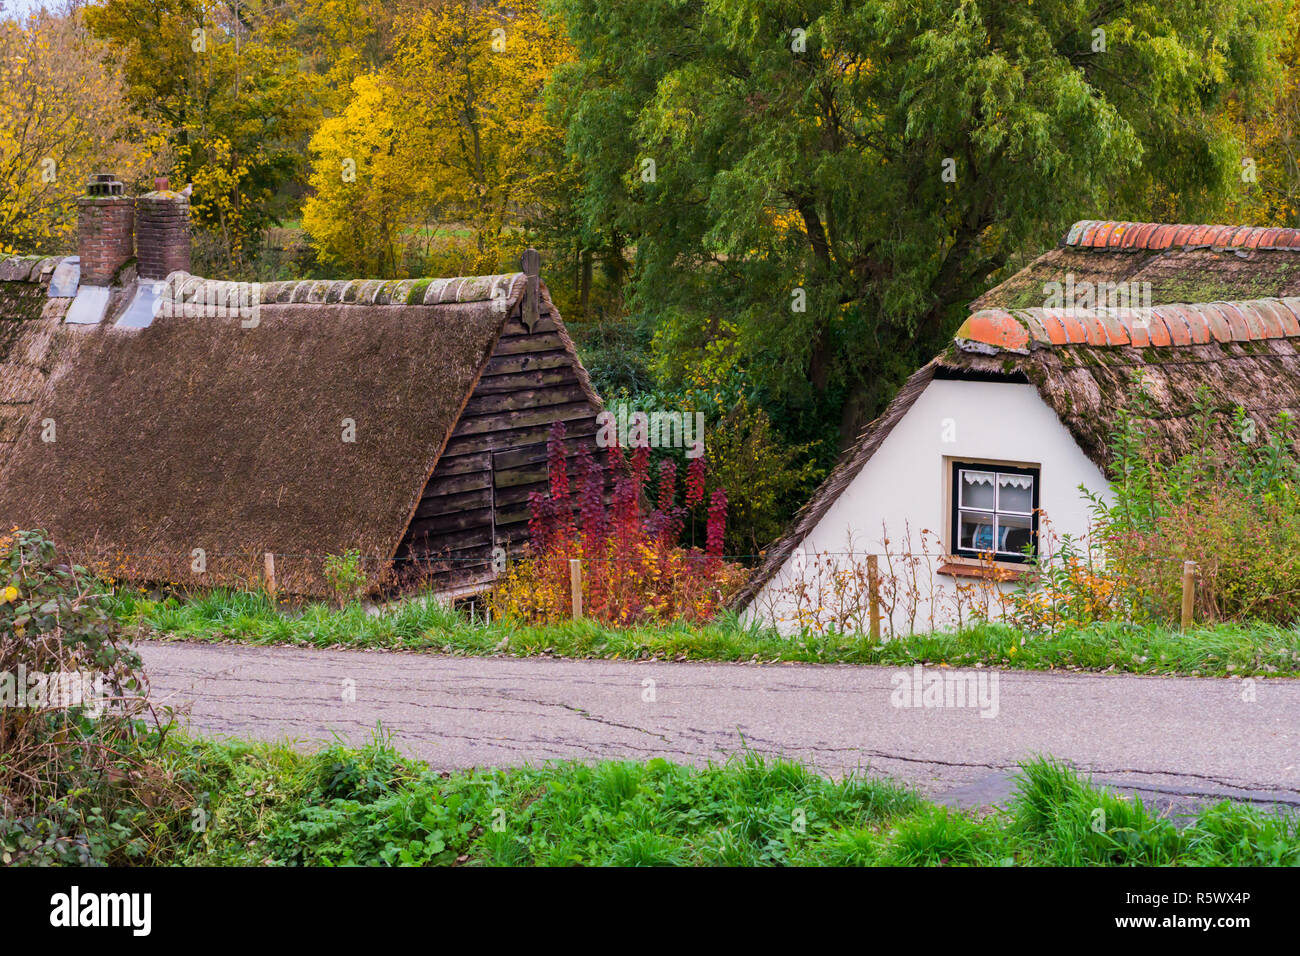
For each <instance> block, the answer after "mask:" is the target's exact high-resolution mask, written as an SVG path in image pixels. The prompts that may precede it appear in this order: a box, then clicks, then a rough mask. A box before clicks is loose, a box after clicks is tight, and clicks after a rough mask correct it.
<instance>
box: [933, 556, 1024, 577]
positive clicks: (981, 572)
mask: <svg viewBox="0 0 1300 956" xmlns="http://www.w3.org/2000/svg"><path fill="white" fill-rule="evenodd" d="M938 573H939V574H942V575H945V576H947V577H950V578H977V579H979V580H983V581H1005V582H1018V581H1024V580H1027V579H1028V578H1030V577H1031V576H1032V574H1033V572H1032V571H1031V570H1030V569H1029V568H1026V567H1024V566H1022V565H1007V564H996V563H995V564H992V565H990V564H989V563H988V562H987V561H972V560H970V559H969V558H958V557H951V556H950V557H948V558H947V559H945V560H944V562H943V564H941V565H939V572H938Z"/></svg>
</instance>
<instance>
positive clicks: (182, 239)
mask: <svg viewBox="0 0 1300 956" xmlns="http://www.w3.org/2000/svg"><path fill="white" fill-rule="evenodd" d="M154 185H155V187H156V188H155V189H154V191H153V192H151V193H145V194H144V195H143V196H141V197H140V198H139V199H137V200H136V201H135V236H136V249H137V258H138V259H139V260H140V278H141V279H155V280H156V279H165V278H167V277H168V276H169V275H171V274H172V273H173V272H189V271H190V201H189V200H188V199H186V198H185V197H184V196H183V195H181V194H180V193H177V192H172V191H171V189H170V188H168V182H167V179H166V178H165V177H160V178H159V179H156V180H154Z"/></svg>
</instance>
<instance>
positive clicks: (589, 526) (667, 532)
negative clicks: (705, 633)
mask: <svg viewBox="0 0 1300 956" xmlns="http://www.w3.org/2000/svg"><path fill="white" fill-rule="evenodd" d="M549 458H550V480H551V487H550V494H549V495H547V496H543V495H540V494H537V493H534V494H533V495H532V496H531V497H530V502H529V503H530V508H531V517H530V521H529V532H530V545H531V554H530V556H529V557H527V558H525V559H524V560H522V561H518V562H516V563H515V564H514V565H513V566H512V567H510V568H509V569H508V570H507V571H506V573H505V574H504V575H502V577H501V579H500V580H499V581H498V583H497V586H496V588H495V589H494V591H493V593H492V596H491V598H490V606H491V607H492V609H493V611H494V612H495V613H496V614H497V615H498V616H504V617H508V618H513V619H522V620H525V621H530V622H541V623H549V622H553V621H558V620H562V619H564V618H567V617H569V616H570V614H571V608H572V605H571V587H570V571H569V561H570V560H572V559H575V558H576V559H579V560H581V561H582V566H583V580H582V591H583V611H584V614H586V615H587V616H589V617H592V618H595V619H597V620H600V621H604V622H608V623H615V624H633V623H639V622H643V621H664V620H674V619H682V620H687V621H704V620H708V619H710V618H712V617H713V616H714V615H715V614H716V613H717V612H718V610H719V609H720V608H722V607H723V606H724V605H725V603H726V601H727V599H728V598H729V597H730V596H731V595H732V594H733V593H734V592H735V591H736V590H737V589H738V588H739V586H740V584H741V583H742V581H743V579H744V570H743V569H742V568H740V567H739V566H737V565H733V564H730V563H728V562H726V561H724V560H723V559H722V551H723V541H724V535H725V528H726V521H727V496H726V492H725V491H723V490H722V489H718V490H717V491H715V492H714V493H713V495H712V497H711V499H710V501H709V503H708V509H707V510H708V522H707V532H706V545H705V549H704V551H703V552H701V551H699V550H697V549H694V548H684V547H682V546H680V545H679V544H678V543H677V541H678V538H679V536H680V534H681V532H682V528H683V526H684V522H685V512H686V509H687V508H691V507H697V506H700V505H702V503H703V491H704V483H703V480H702V477H703V476H702V471H701V469H702V468H703V464H702V462H703V459H701V458H697V459H695V460H694V461H692V463H691V465H690V466H689V468H688V471H687V489H686V494H685V497H684V503H683V504H681V505H679V504H678V503H677V502H678V499H677V491H676V481H677V473H676V464H675V463H674V462H673V461H672V460H671V459H668V460H665V461H663V462H661V464H660V471H659V476H658V488H657V492H658V494H657V507H655V508H654V509H653V510H652V511H651V512H650V513H649V514H648V515H647V514H644V513H643V509H642V504H641V502H642V500H643V498H644V497H645V496H646V483H647V478H648V474H647V473H648V470H649V463H650V452H649V449H648V448H647V447H645V446H642V447H639V448H637V449H636V451H635V452H634V453H633V455H632V459H631V462H630V463H628V462H626V461H625V460H624V458H623V455H622V450H621V449H620V448H619V447H618V446H615V447H613V448H612V449H610V459H611V461H612V462H613V463H614V473H615V478H614V482H613V485H614V488H613V494H612V495H611V496H608V497H607V495H606V490H607V488H608V487H609V484H610V480H609V476H608V475H607V474H606V471H605V469H604V468H603V467H602V466H601V465H599V464H598V463H597V462H596V461H595V460H594V459H593V458H592V456H591V454H590V451H589V450H588V449H587V448H586V447H585V446H584V447H583V448H582V450H581V452H580V455H579V458H578V464H577V467H576V469H575V470H576V475H575V478H576V480H577V482H579V483H580V490H579V493H578V495H577V496H576V497H577V501H576V503H575V501H574V496H573V495H572V494H571V493H570V476H569V469H568V465H567V462H566V460H565V446H564V425H563V424H560V423H557V424H556V425H555V426H554V428H553V429H552V432H551V439H550V447H549Z"/></svg>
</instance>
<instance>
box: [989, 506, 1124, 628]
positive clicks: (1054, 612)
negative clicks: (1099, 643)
mask: <svg viewBox="0 0 1300 956" xmlns="http://www.w3.org/2000/svg"><path fill="white" fill-rule="evenodd" d="M1005 603H1006V612H1005V617H1006V619H1007V620H1008V622H1010V623H1013V624H1015V625H1016V626H1018V627H1022V628H1024V629H1026V630H1030V631H1044V630H1046V631H1058V630H1061V629H1064V628H1073V627H1082V626H1086V625H1088V624H1092V623H1093V622H1096V621H1112V620H1119V619H1122V618H1123V617H1124V616H1125V614H1126V613H1127V610H1128V604H1129V602H1128V600H1127V597H1126V594H1125V590H1124V588H1122V587H1121V586H1120V582H1119V580H1118V578H1117V577H1116V571H1115V569H1114V567H1113V566H1111V565H1110V564H1108V563H1107V561H1106V558H1105V555H1104V554H1103V553H1102V551H1101V547H1100V542H1099V536H1095V535H1094V536H1088V535H1084V536H1082V537H1075V536H1073V535H1069V534H1065V535H1061V536H1060V537H1059V538H1058V537H1057V535H1056V533H1055V529H1054V528H1053V527H1052V523H1051V520H1050V519H1049V518H1048V516H1047V515H1046V514H1045V513H1041V512H1040V514H1039V534H1038V548H1037V550H1036V551H1035V552H1034V553H1033V554H1032V556H1031V559H1030V573H1029V574H1028V575H1027V576H1026V577H1025V578H1024V579H1022V581H1021V583H1020V586H1019V587H1017V588H1016V589H1015V590H1013V591H1012V592H1010V593H1009V594H1008V595H1007V597H1006V602H1005Z"/></svg>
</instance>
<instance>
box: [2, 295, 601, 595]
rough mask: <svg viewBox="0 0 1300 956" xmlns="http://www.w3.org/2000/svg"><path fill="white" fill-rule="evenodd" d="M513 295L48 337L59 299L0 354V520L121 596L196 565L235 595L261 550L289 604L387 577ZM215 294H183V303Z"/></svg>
mask: <svg viewBox="0 0 1300 956" xmlns="http://www.w3.org/2000/svg"><path fill="white" fill-rule="evenodd" d="M29 278H30V276H29ZM526 285H527V277H526V276H525V275H524V274H523V273H516V274H512V275H500V276H477V277H464V278H455V279H436V280H406V281H401V282H379V281H351V282H297V283H273V284H270V285H266V286H263V287H262V288H261V290H260V313H259V315H258V321H257V323H256V325H255V327H249V325H250V323H248V322H247V321H246V320H245V319H244V318H243V317H242V316H241V315H239V314H233V313H232V314H226V315H217V316H212V315H199V316H186V315H183V314H182V315H175V316H170V317H169V316H167V315H166V314H163V315H159V316H158V317H157V318H156V319H154V321H153V323H152V324H151V325H150V326H148V327H147V328H141V329H124V328H115V327H113V321H114V313H113V312H112V311H110V314H109V317H108V319H107V321H105V322H103V323H101V324H99V325H93V326H76V325H69V324H65V323H62V322H61V318H62V315H63V314H64V313H65V312H66V310H67V305H68V302H69V301H70V300H68V299H50V300H48V301H47V302H43V304H42V317H38V318H32V317H31V316H30V315H28V316H27V317H26V318H25V319H24V320H23V322H22V326H23V328H24V329H26V328H27V327H29V326H30V327H31V329H30V332H27V331H24V333H23V334H22V335H20V336H17V337H14V336H12V335H11V336H9V337H8V338H7V339H5V338H0V396H3V395H5V394H10V393H13V392H15V391H18V392H22V394H23V401H24V402H25V404H24V405H23V406H22V409H23V412H22V414H21V417H20V420H18V421H16V423H15V422H14V421H13V420H12V419H11V420H10V426H9V427H11V428H12V429H14V431H13V432H12V434H11V436H6V437H10V439H11V440H10V441H9V444H8V446H7V447H8V454H7V455H6V456H5V458H4V459H0V515H2V516H3V522H4V524H5V525H6V527H8V526H14V525H18V526H24V527H41V528H44V529H46V530H48V531H49V532H50V533H51V534H52V535H53V536H54V537H55V538H56V540H58V541H60V542H61V543H63V544H64V545H65V546H67V547H68V548H69V549H70V550H71V551H72V552H73V553H76V554H78V555H79V556H82V557H86V558H88V559H91V560H95V559H98V560H99V561H100V562H102V565H101V567H103V568H104V569H106V570H108V571H109V572H110V573H114V572H116V573H118V574H119V575H120V576H121V577H124V578H127V579H133V580H135V579H139V580H155V581H157V580H161V581H188V582H194V581H195V578H194V577H193V576H192V575H191V574H190V568H191V562H192V552H193V551H194V550H195V549H203V551H204V552H205V556H206V562H207V572H206V577H205V578H204V579H203V580H204V581H205V582H206V583H213V584H215V583H223V584H242V583H245V582H246V581H247V580H248V578H249V577H250V575H251V574H253V573H255V572H256V571H258V570H260V568H261V566H262V554H263V553H264V552H268V551H269V552H273V553H275V554H276V555H277V571H278V573H279V576H280V579H281V583H282V584H284V585H286V586H288V587H289V588H291V589H295V590H302V591H318V590H320V588H319V576H318V575H319V570H320V561H321V558H322V557H323V556H324V555H328V554H341V553H343V552H344V551H346V550H348V549H352V548H357V549H359V550H360V551H361V552H362V554H363V556H364V557H365V558H367V559H368V560H370V561H374V562H379V563H382V562H386V561H388V560H389V559H391V558H392V557H393V555H394V553H395V551H396V550H397V547H398V544H399V542H400V541H401V540H402V536H403V533H404V532H405V530H406V528H407V527H408V525H409V524H410V521H411V517H412V514H413V512H414V510H415V508H416V506H417V504H418V502H419V500H420V497H421V493H422V491H423V490H424V488H425V485H426V483H427V481H428V479H429V477H430V474H431V473H432V471H433V469H434V466H435V464H436V463H437V461H438V458H439V455H440V454H441V451H442V449H443V447H444V444H445V442H446V440H447V438H448V436H449V435H450V433H451V431H452V429H453V428H454V426H455V425H456V422H457V420H458V418H459V417H460V414H461V411H462V409H463V408H464V405H465V403H466V401H467V400H468V398H469V396H470V394H471V392H472V391H473V389H474V386H475V383H476V382H477V380H478V377H479V375H480V373H481V371H482V369H483V367H484V365H485V363H486V361H487V359H488V356H489V354H490V353H491V351H492V349H493V346H494V344H495V342H496V340H497V338H498V336H499V335H500V334H501V330H502V327H503V325H504V324H505V323H506V321H507V319H508V318H509V317H510V316H511V315H512V314H513V315H518V314H519V311H518V308H517V307H518V305H519V303H520V300H521V297H522V296H523V294H524V291H525V287H526ZM38 288H39V287H38ZM226 288H228V287H227V286H224V285H220V284H212V283H204V282H202V280H199V281H197V282H195V283H194V284H193V285H191V286H187V292H188V296H187V297H194V296H195V295H196V293H197V294H198V295H203V294H210V293H212V292H213V291H214V290H216V291H221V290H224V289H226ZM38 294H39V295H41V296H42V298H43V292H40V293H38ZM540 294H541V296H543V297H545V296H546V292H545V289H544V287H542V288H541V290H540ZM0 295H11V296H13V295H18V296H19V298H21V297H22V295H23V294H22V293H14V292H12V291H11V290H9V289H8V288H7V286H0ZM208 301H211V299H210V298H209V300H208ZM4 302H5V300H3V299H0V306H3V307H4V308H5V309H6V312H5V313H4V315H5V316H6V318H8V317H9V312H8V311H7V310H8V308H9V306H7V305H4ZM123 307H124V303H121V302H119V303H117V305H116V306H114V308H117V309H118V310H119V311H120V309H121V308H123ZM32 308H34V307H29V312H30V311H31V309H32ZM551 311H552V318H553V319H554V321H555V322H556V324H557V325H558V326H560V328H561V334H562V336H563V339H564V343H565V348H566V349H568V350H569V351H570V352H572V343H571V341H570V340H569V339H568V336H567V334H564V333H563V330H562V325H561V323H560V322H559V317H558V314H556V313H555V312H554V310H551ZM26 339H33V340H37V339H39V340H40V344H39V348H36V347H33V348H30V349H27V350H26V351H25V352H24V350H23V346H22V342H23V341H25V340H26ZM6 344H7V345H8V348H5V345H6ZM20 353H21V354H20ZM575 361H576V357H575ZM29 367H40V368H41V369H43V372H42V375H41V376H39V378H40V379H41V380H40V381H37V378H38V377H37V376H32V375H27V373H26V372H25V371H24V370H25V369H27V368H29ZM24 388H26V389H27V391H25V392H23V389H24ZM4 407H5V406H0V410H2V409H3V408H4ZM10 411H11V412H12V411H13V409H12V408H11V409H10ZM17 417H18V416H15V418H17ZM48 422H52V423H53V426H54V428H55V433H54V434H55V440H54V441H47V440H44V439H45V438H48V437H49V435H48V434H43V432H45V429H44V428H43V426H42V423H48ZM349 423H354V429H355V441H352V442H349V441H345V440H344V431H345V429H346V428H348V426H349ZM372 567H373V565H372Z"/></svg>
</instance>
